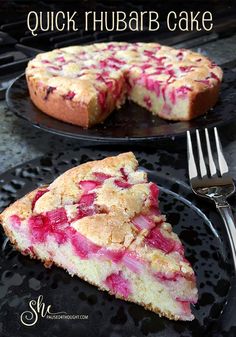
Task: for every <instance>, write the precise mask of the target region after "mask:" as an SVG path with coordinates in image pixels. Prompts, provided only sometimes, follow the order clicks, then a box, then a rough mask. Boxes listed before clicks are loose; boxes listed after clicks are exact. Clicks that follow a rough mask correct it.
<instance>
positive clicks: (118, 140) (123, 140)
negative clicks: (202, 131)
mask: <svg viewBox="0 0 236 337" xmlns="http://www.w3.org/2000/svg"><path fill="white" fill-rule="evenodd" d="M19 80H24V82H25V84H26V79H25V72H24V73H22V74H21V75H19V76H17V77H16V78H15V79H14V80H13V81H12V83H11V84H10V85H9V87H8V88H7V91H6V103H7V106H8V108H9V109H10V110H11V111H12V112H13V113H14V114H15V115H16V116H17V117H19V118H20V119H21V120H24V121H26V122H27V123H28V124H30V125H32V126H33V127H36V128H37V129H40V130H43V131H45V132H49V133H52V134H54V135H57V136H62V137H67V138H70V139H77V140H81V141H90V142H91V143H93V144H98V143H101V144H106V143H112V144H127V143H128V142H132V143H136V144H137V143H141V142H146V143H151V142H155V141H158V140H169V139H175V138H176V137H177V138H183V137H184V136H185V134H186V132H187V130H188V131H190V133H193V132H195V130H196V129H197V128H198V127H197V126H196V127H192V128H190V129H188V128H187V127H186V130H185V131H181V132H179V133H168V134H162V135H158V136H153V135H152V136H146V137H144V136H125V137H117V136H116V137H110V136H108V137H106V136H96V135H83V134H79V135H77V134H76V133H73V134H72V133H71V132H67V131H61V130H59V131H58V130H57V129H55V128H51V127H47V126H46V125H42V124H40V123H36V122H33V121H32V120H31V119H29V118H27V117H26V116H25V115H22V114H20V113H19V112H18V111H17V109H16V108H15V107H14V105H13V104H12V102H11V98H10V95H11V94H12V90H13V89H14V85H15V84H16V83H17V82H18V81H19ZM25 89H26V90H27V86H26V85H25ZM25 99H29V96H27V97H26V98H25ZM31 103H32V104H33V102H31ZM35 109H37V110H38V112H40V113H42V114H43V112H42V111H40V109H38V108H37V107H36V106H35ZM46 116H47V117H48V118H51V119H53V120H56V121H57V122H60V123H62V124H65V125H70V124H69V123H65V122H62V121H59V120H57V119H55V118H53V117H51V116H48V115H46ZM199 117H201V116H199ZM235 119H236V115H235V116H234V115H233V114H231V115H230V116H229V119H227V120H217V121H215V122H211V124H210V126H207V128H208V129H212V128H214V127H216V126H219V125H224V124H228V123H230V122H231V121H232V120H235ZM180 122H181V121H180ZM74 127H78V128H80V127H79V126H74Z"/></svg>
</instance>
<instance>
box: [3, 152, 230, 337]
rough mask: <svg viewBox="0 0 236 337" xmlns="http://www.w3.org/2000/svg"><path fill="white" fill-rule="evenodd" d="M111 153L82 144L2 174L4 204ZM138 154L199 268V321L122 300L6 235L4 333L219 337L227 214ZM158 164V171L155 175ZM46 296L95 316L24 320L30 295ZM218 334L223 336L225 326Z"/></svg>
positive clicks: (61, 307)
mask: <svg viewBox="0 0 236 337" xmlns="http://www.w3.org/2000/svg"><path fill="white" fill-rule="evenodd" d="M107 155H111V153H110V152H103V153H102V154H98V153H96V152H93V151H92V150H83V149H80V150H78V149H76V150H75V151H73V152H72V151H71V152H70V153H66V154H63V153H61V154H59V155H58V154H57V155H53V156H52V157H45V158H41V159H37V160H34V161H31V162H29V163H26V164H24V165H22V166H18V167H16V168H13V169H11V170H9V171H8V172H6V173H5V174H3V175H2V176H1V177H0V182H1V188H0V197H1V199H0V206H1V208H4V207H6V206H7V205H8V204H9V203H10V202H12V201H14V200H15V199H17V198H19V197H20V196H22V195H24V194H25V193H26V192H28V191H30V190H32V189H34V188H35V187H37V186H39V185H41V184H45V183H48V182H50V181H51V180H52V179H54V178H55V177H56V176H58V174H60V173H61V172H63V171H65V170H66V169H68V168H70V167H72V166H74V165H77V164H79V163H81V162H85V161H88V160H91V159H92V160H93V159H101V158H102V157H103V156H107ZM138 159H139V162H140V163H141V164H142V165H143V167H144V169H147V167H148V168H149V169H154V171H149V177H150V179H151V180H153V181H155V182H156V183H157V184H158V185H159V186H161V194H160V202H161V209H162V211H163V212H164V213H166V214H167V215H168V216H167V219H168V220H169V221H170V222H171V223H172V224H173V225H174V230H175V232H177V233H178V234H179V236H180V238H181V240H182V242H183V244H184V246H185V249H186V256H187V258H188V259H189V260H190V261H191V263H192V265H193V268H194V270H195V272H196V275H197V284H198V289H199V301H198V303H197V304H196V305H195V307H193V312H194V314H195V316H196V319H195V320H194V321H192V322H174V321H170V320H168V319H166V318H160V317H159V316H158V315H156V314H154V313H152V312H149V311H146V310H144V309H143V308H142V307H140V306H138V305H135V304H132V303H128V302H124V301H121V300H117V299H115V298H114V297H112V296H110V295H108V294H107V293H105V292H101V291H99V290H97V289H96V288H95V287H93V286H91V285H89V284H87V283H86V282H84V281H82V280H80V279H79V278H77V277H74V278H72V277H70V276H69V275H68V274H67V273H66V272H65V271H63V270H62V269H59V268H57V267H52V269H45V268H44V267H43V265H42V264H41V263H40V262H38V261H35V260H31V259H30V258H28V257H24V256H22V255H21V254H20V253H18V252H17V251H15V250H14V249H13V248H12V247H11V245H10V244H9V242H8V243H6V240H5V236H4V235H1V240H2V245H3V246H2V247H3V248H2V252H1V256H0V265H1V283H0V298H1V301H0V322H1V323H0V335H1V336H4V337H14V336H17V337H29V336H40V337H43V336H50V337H60V336H65V331H66V333H67V335H68V336H70V337H74V336H76V337H78V336H81V337H84V336H86V337H119V336H125V337H131V336H136V337H141V336H147V335H148V336H155V337H177V336H182V337H190V336H191V337H199V336H212V331H213V327H214V326H216V324H215V321H216V320H218V319H219V317H220V316H221V309H222V307H223V306H224V305H225V304H226V302H227V292H228V288H229V284H230V275H229V265H228V264H227V263H226V257H227V255H228V254H229V250H228V245H227V240H226V238H225V235H224V231H222V230H221V229H220V228H221V227H222V225H221V221H220V218H219V216H218V214H217V213H216V211H215V209H214V207H211V206H209V205H208V204H206V202H204V201H203V202H202V201H201V200H200V201H199V200H198V199H195V196H194V195H193V194H192V193H191V191H190V189H189V187H188V186H187V185H186V184H185V183H183V182H181V181H176V178H170V176H169V172H168V171H167V170H166V169H165V167H164V166H162V167H160V166H159V165H157V164H156V162H155V161H153V163H152V162H150V161H149V162H148V161H146V159H144V158H143V157H142V158H138ZM155 165H157V166H156V167H155ZM157 170H158V171H159V172H158V174H156V173H155V172H157ZM203 212H204V213H203ZM229 262H231V261H229ZM39 295H43V298H44V303H45V304H46V305H51V306H52V308H51V310H52V311H54V312H55V311H57V312H58V311H59V312H60V311H65V312H66V313H68V314H72V315H76V314H84V315H88V319H87V320H77V319H75V320H66V319H61V320H49V319H46V318H41V317H40V318H39V320H38V322H37V323H36V324H35V325H34V326H32V327H26V326H24V325H23V324H22V323H21V322H20V315H21V313H22V312H24V311H26V310H28V309H29V307H28V305H29V301H30V300H34V299H37V298H38V296H39ZM222 329H223V327H222ZM218 333H219V334H218ZM218 333H217V336H220V330H218ZM208 334H209V335H208ZM222 336H228V335H226V334H223V335H222ZM230 336H231V335H230ZM232 336H233V335H232Z"/></svg>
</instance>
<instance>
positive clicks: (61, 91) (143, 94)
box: [26, 42, 222, 128]
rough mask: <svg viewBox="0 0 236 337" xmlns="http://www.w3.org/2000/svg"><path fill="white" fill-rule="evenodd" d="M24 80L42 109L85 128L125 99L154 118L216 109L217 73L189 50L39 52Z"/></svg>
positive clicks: (106, 47) (134, 46)
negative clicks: (140, 107) (144, 109)
mask: <svg viewBox="0 0 236 337" xmlns="http://www.w3.org/2000/svg"><path fill="white" fill-rule="evenodd" d="M26 79H27V84H28V88H29V93H30V98H31V100H32V101H33V102H34V104H35V105H36V106H37V107H38V108H39V109H40V110H41V111H43V112H44V113H46V114H48V115H50V116H52V117H54V118H57V119H59V120H61V121H64V122H67V123H71V124H75V125H80V126H83V127H86V128H88V127H91V126H93V125H95V124H98V123H100V122H102V121H104V120H105V119H106V118H107V117H108V116H109V115H110V114H111V113H112V111H113V110H114V109H115V108H120V107H121V106H122V105H123V104H124V102H125V100H126V99H127V98H128V99H130V100H132V101H133V102H135V103H137V104H139V105H140V106H142V107H144V108H146V109H148V110H149V111H151V112H152V113H153V115H155V116H159V117H161V118H164V119H167V120H173V121H183V120H191V119H193V118H195V117H197V116H199V115H202V114H204V113H206V112H207V111H208V110H209V109H210V108H211V107H213V106H214V105H215V103H216V101H217V99H218V94H219V89H220V85H221V80H222V70H221V68H220V67H218V66H217V65H216V64H215V63H214V62H212V61H211V60H209V59H208V58H207V57H205V56H203V55H201V54H198V53H195V52H192V51H190V50H185V49H174V48H171V47H167V46H162V45H160V44H158V43H142V42H140V43H127V42H109V43H95V44H91V45H86V46H71V47H66V48H62V49H55V50H53V51H50V52H46V53H40V54H38V55H37V56H36V57H35V58H34V59H33V60H31V61H30V62H29V63H28V66H27V68H26Z"/></svg>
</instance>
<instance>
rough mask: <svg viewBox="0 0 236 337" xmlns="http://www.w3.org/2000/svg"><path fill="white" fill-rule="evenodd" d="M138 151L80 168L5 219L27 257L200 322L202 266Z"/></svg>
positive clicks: (176, 317)
mask: <svg viewBox="0 0 236 337" xmlns="http://www.w3.org/2000/svg"><path fill="white" fill-rule="evenodd" d="M137 168H138V163H137V160H136V159H135V156H134V154H133V153H131V152H129V153H124V154H120V155H118V156H116V157H108V158H106V159H103V160H100V161H93V162H88V163H85V164H82V165H80V166H78V167H74V168H72V169H70V170H68V171H67V172H65V173H64V174H62V175H61V176H59V177H58V178H57V179H56V180H55V181H54V182H53V183H52V184H50V185H49V186H43V187H40V188H38V189H36V190H34V191H33V192H31V193H29V194H27V195H26V196H24V197H23V198H22V199H20V200H18V201H16V202H15V203H14V204H12V205H11V206H9V207H8V208H7V209H6V210H5V211H4V212H3V213H2V214H1V216H0V220H1V223H2V226H3V228H4V230H5V233H6V234H7V236H8V237H9V238H10V240H11V242H12V243H13V244H14V245H15V247H16V248H17V249H18V250H20V251H21V252H22V253H23V254H24V255H29V256H30V257H32V258H37V259H40V260H42V261H43V262H44V264H45V266H47V267H49V266H51V265H52V264H56V265H57V266H60V267H62V268H64V269H65V270H66V271H68V272H69V273H70V274H71V275H77V276H79V277H80V278H82V279H84V280H86V281H87V282H89V283H91V284H93V285H95V286H97V287H98V288H99V289H101V290H106V291H108V292H109V293H110V294H113V295H115V296H116V297H118V298H122V299H125V300H127V301H130V302H135V303H137V304H140V305H142V306H144V307H145V308H146V309H149V310H152V311H154V312H156V313H158V314H159V315H163V316H166V317H168V318H170V319H174V320H192V319H193V318H194V316H193V315H192V313H191V309H190V304H191V303H195V302H196V301H197V289H196V280H195V275H194V271H193V269H192V268H191V266H190V264H189V262H188V261H187V260H186V258H185V257H184V248H183V246H182V244H181V242H180V240H179V238H178V236H177V235H176V234H175V233H174V232H173V231H172V228H171V225H170V224H168V223H167V222H166V221H165V217H164V216H163V215H161V214H160V210H159V206H158V191H159V190H158V187H157V185H156V184H154V183H152V182H148V181H147V175H146V173H145V172H143V171H139V170H137Z"/></svg>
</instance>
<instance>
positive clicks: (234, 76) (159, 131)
mask: <svg viewBox="0 0 236 337" xmlns="http://www.w3.org/2000/svg"><path fill="white" fill-rule="evenodd" d="M235 83H236V73H234V72H232V71H230V70H225V71H224V81H223V84H222V90H221V95H220V100H219V102H218V104H217V105H216V106H215V107H214V109H212V110H211V111H210V112H209V113H208V114H207V115H204V116H201V117H198V118H196V119H194V120H192V121H190V122H168V121H165V120H163V119H161V118H158V117H153V116H152V114H151V113H150V112H149V111H147V110H146V109H144V108H141V107H139V106H138V105H136V104H134V103H131V102H127V103H126V104H125V105H124V106H123V107H122V108H121V109H120V110H117V111H115V112H114V113H112V114H111V116H110V117H108V118H107V119H106V121H105V122H104V123H103V124H100V125H98V126H95V127H92V128H91V129H88V130H87V129H83V128H81V127H79V126H74V125H70V124H67V123H63V122H60V121H58V120H56V119H54V118H52V117H49V116H47V115H46V114H44V113H42V112H41V111H40V110H39V109H38V108H36V106H35V105H34V104H33V103H32V102H31V100H30V98H29V93H28V89H27V84H26V79H25V76H24V75H22V76H20V77H18V78H17V79H16V80H15V82H13V84H12V85H11V86H10V87H9V89H8V91H7V97H6V98H7V104H8V106H9V108H10V109H11V110H12V111H13V112H14V113H15V114H16V115H17V116H18V117H21V118H23V119H25V120H26V121H28V122H30V123H31V124H32V125H34V126H35V127H38V128H40V129H43V130H45V131H49V132H52V133H54V134H58V135H62V136H66V137H71V138H77V139H80V140H89V141H92V142H97V143H109V144H110V143H113V144H122V143H128V142H136V143H137V142H139V143H141V142H144V141H145V142H147V141H149V142H150V141H156V140H158V139H161V138H170V137H175V136H181V135H184V134H185V132H186V131H187V130H190V131H191V130H195V129H197V128H198V129H201V128H204V127H208V128H210V127H213V126H216V125H219V124H223V123H226V122H229V121H231V120H232V119H235V118H236V90H235Z"/></svg>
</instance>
